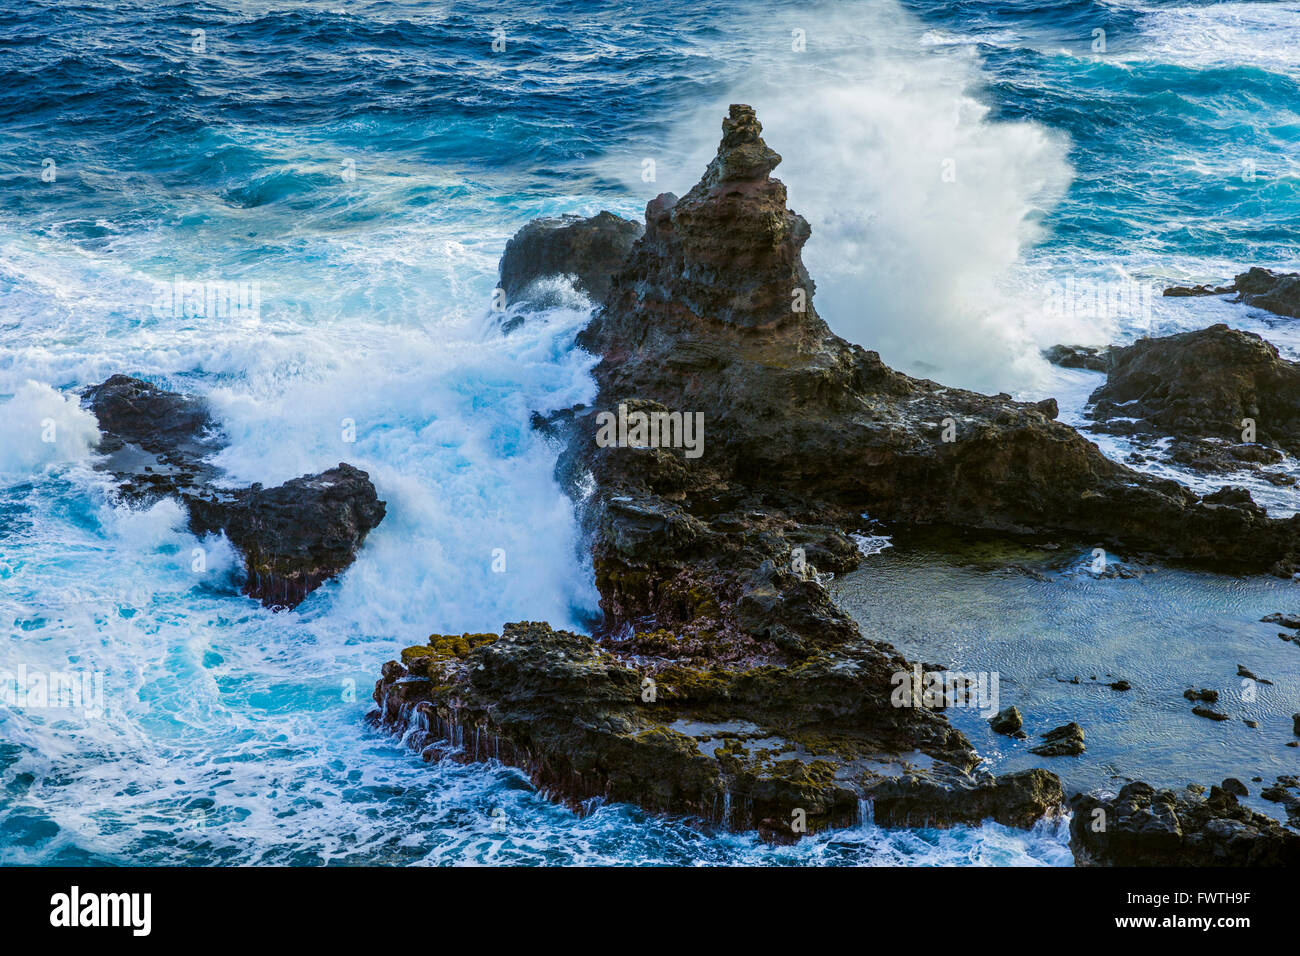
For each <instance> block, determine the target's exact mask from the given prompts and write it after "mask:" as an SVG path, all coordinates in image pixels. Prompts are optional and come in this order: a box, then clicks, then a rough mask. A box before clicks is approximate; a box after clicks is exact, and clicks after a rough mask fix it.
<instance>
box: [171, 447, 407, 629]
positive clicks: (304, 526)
mask: <svg viewBox="0 0 1300 956" xmlns="http://www.w3.org/2000/svg"><path fill="white" fill-rule="evenodd" d="M186 504H187V505H188V506H189V509H190V526H191V527H192V528H193V529H194V531H195V533H196V534H208V533H214V532H217V531H224V532H225V534H226V537H227V538H229V539H230V542H231V544H233V545H234V546H235V547H236V548H238V549H239V550H240V551H241V552H242V553H243V555H244V561H245V566H246V568H247V571H248V580H247V583H246V584H245V586H244V593H246V594H247V595H249V596H250V597H254V598H256V599H257V600H259V601H261V602H262V603H263V604H265V605H267V606H268V607H296V606H297V605H299V604H301V603H302V600H303V599H304V598H305V597H306V596H307V595H308V594H310V593H311V592H312V591H314V590H316V588H318V587H320V585H321V584H323V583H324V582H325V581H328V580H329V579H330V578H332V577H334V576H335V575H336V574H338V573H339V572H340V571H343V570H345V569H346V568H347V567H348V566H349V565H351V564H352V562H353V561H354V560H355V559H356V556H357V552H358V551H360V550H361V545H362V543H363V542H364V541H365V540H366V535H367V534H369V533H370V531H371V530H373V529H374V528H375V527H376V526H378V524H379V522H380V521H382V520H383V519H384V510H385V508H384V502H382V501H380V500H379V496H378V495H377V494H376V493H375V486H374V485H373V484H371V482H370V476H369V475H367V474H366V473H365V472H364V471H362V470H361V469H359V468H354V467H353V466H351V465H348V464H344V463H342V462H340V463H339V465H338V466H337V467H335V468H331V469H329V470H328V471H323V472H321V473H320V474H318V475H304V476H303V477H301V478H294V479H292V480H290V481H286V482H285V483H284V484H282V485H279V486H278V487H275V488H267V489H264V488H263V487H262V486H261V485H253V487H251V488H245V489H242V490H240V491H234V492H218V493H217V494H216V495H215V497H213V498H202V497H187V498H186Z"/></svg>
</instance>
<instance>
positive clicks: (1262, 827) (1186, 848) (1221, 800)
mask: <svg viewBox="0 0 1300 956" xmlns="http://www.w3.org/2000/svg"><path fill="white" fill-rule="evenodd" d="M1071 805H1072V809H1073V811H1074V815H1073V817H1072V819H1071V820H1070V849H1071V851H1072V852H1073V854H1074V861H1075V863H1076V864H1077V865H1079V866H1098V865H1101V866H1295V865H1296V864H1298V863H1300V835H1297V834H1295V833H1293V832H1291V831H1290V830H1288V829H1287V828H1286V827H1284V826H1282V825H1281V824H1280V823H1278V822H1277V821H1276V820H1273V819H1272V818H1270V817H1266V816H1264V815H1263V814H1260V813H1255V812H1254V811H1253V810H1250V809H1248V808H1247V807H1243V806H1242V805H1241V804H1240V803H1238V802H1237V798H1236V796H1234V795H1233V794H1232V793H1229V792H1227V791H1226V790H1223V789H1220V788H1219V787H1211V788H1210V793H1209V796H1208V797H1206V796H1202V795H1200V794H1197V793H1194V792H1192V791H1190V790H1185V791H1181V792H1178V793H1175V792H1174V791H1172V790H1159V791H1158V790H1156V789H1155V788H1153V787H1151V786H1150V785H1149V784H1146V783H1142V782H1140V781H1138V782H1135V783H1130V784H1128V785H1127V786H1125V787H1124V788H1123V789H1122V790H1120V792H1119V794H1118V795H1117V796H1114V797H1105V796H1101V795H1094V794H1079V795H1077V796H1075V797H1073V798H1072V799H1071Z"/></svg>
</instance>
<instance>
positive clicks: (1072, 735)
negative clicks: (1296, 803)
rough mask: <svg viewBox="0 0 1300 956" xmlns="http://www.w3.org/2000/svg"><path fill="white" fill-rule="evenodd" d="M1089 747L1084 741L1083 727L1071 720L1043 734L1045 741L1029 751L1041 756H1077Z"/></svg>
mask: <svg viewBox="0 0 1300 956" xmlns="http://www.w3.org/2000/svg"><path fill="white" fill-rule="evenodd" d="M1087 749H1088V748H1087V747H1085V746H1084V743H1083V728H1082V727H1080V726H1079V725H1078V724H1076V723H1075V722H1074V721H1070V723H1068V724H1063V725H1062V726H1060V727H1057V728H1055V729H1054V730H1049V731H1048V732H1047V733H1045V734H1043V742H1042V743H1041V744H1039V745H1038V746H1037V747H1034V748H1032V749H1031V750H1030V751H1029V752H1030V753H1031V754H1037V755H1038V756H1040V757H1077V756H1078V755H1079V754H1081V753H1083V752H1084V751H1085V750H1087Z"/></svg>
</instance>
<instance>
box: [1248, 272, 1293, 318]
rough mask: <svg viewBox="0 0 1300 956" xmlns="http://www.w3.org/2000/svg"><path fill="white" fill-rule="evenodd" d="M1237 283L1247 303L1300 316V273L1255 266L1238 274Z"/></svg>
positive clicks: (1277, 312)
mask: <svg viewBox="0 0 1300 956" xmlns="http://www.w3.org/2000/svg"><path fill="white" fill-rule="evenodd" d="M1233 287H1234V288H1236V290H1237V292H1238V293H1239V296H1238V300H1239V301H1241V302H1244V303H1245V304H1246V305H1253V306H1254V307H1255V308H1257V309H1264V310H1266V311H1268V312H1274V313H1276V314H1277V315H1285V316H1290V317H1291V318H1300V273H1295V272H1285V273H1280V272H1273V271H1272V270H1270V269H1260V268H1253V269H1250V270H1248V271H1246V272H1243V273H1242V274H1241V275H1239V276H1237V278H1236V279H1235V280H1234V282H1233Z"/></svg>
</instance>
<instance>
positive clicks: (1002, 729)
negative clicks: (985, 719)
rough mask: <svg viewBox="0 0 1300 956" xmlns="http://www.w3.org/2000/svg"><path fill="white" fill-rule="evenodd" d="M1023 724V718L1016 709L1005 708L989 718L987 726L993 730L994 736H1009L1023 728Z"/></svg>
mask: <svg viewBox="0 0 1300 956" xmlns="http://www.w3.org/2000/svg"><path fill="white" fill-rule="evenodd" d="M1024 724H1025V721H1024V718H1022V717H1021V716H1020V709H1019V708H1018V707H1007V708H1006V709H1004V710H1000V711H998V713H997V714H995V715H994V716H993V717H991V718H989V726H990V727H992V728H993V732H994V733H995V734H1006V735H1007V736H1010V735H1011V734H1014V733H1015V732H1016V731H1017V730H1019V729H1020V728H1021V727H1023V726H1024Z"/></svg>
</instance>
